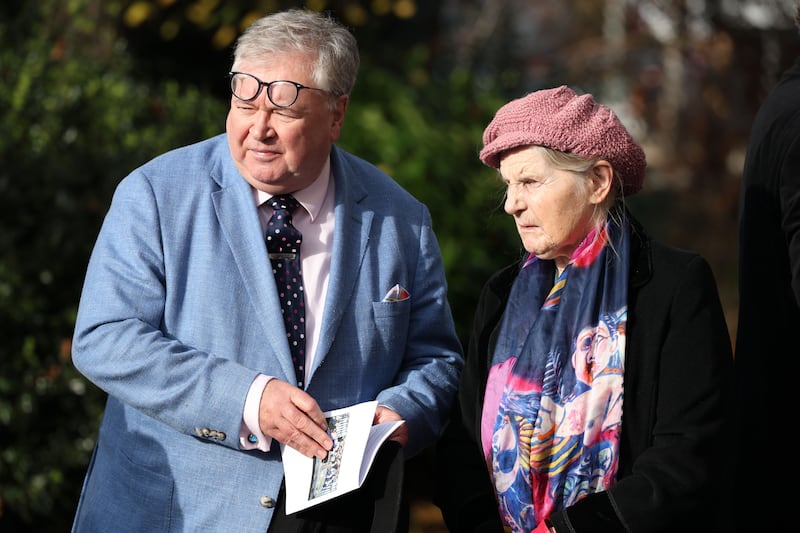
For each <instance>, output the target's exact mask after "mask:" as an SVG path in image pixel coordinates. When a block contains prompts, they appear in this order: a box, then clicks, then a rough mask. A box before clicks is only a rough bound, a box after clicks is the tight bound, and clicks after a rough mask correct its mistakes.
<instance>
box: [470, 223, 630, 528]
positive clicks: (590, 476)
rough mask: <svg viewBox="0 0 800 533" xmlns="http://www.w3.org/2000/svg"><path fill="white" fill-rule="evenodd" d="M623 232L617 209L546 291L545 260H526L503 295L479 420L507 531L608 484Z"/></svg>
mask: <svg viewBox="0 0 800 533" xmlns="http://www.w3.org/2000/svg"><path fill="white" fill-rule="evenodd" d="M614 220H616V222H615V221H614ZM620 220H621V221H622V222H621V223H620ZM629 235H630V226H629V224H628V221H627V219H626V218H625V213H624V211H622V210H621V211H616V212H615V213H614V214H613V215H610V216H609V218H608V219H607V222H606V223H605V225H604V227H603V228H601V229H600V230H599V231H598V230H593V231H592V232H591V233H589V235H587V237H586V238H585V239H584V240H583V242H582V243H581V245H580V246H579V247H578V248H577V249H576V250H575V252H574V254H573V255H572V257H571V258H570V262H569V264H568V266H567V267H566V268H565V269H564V271H563V272H562V273H561V275H560V276H559V277H558V279H557V280H556V281H555V284H554V285H553V278H554V276H555V272H556V271H555V265H554V263H553V261H540V260H538V259H536V258H535V257H534V256H533V255H531V256H530V257H528V258H527V259H526V260H525V263H524V265H523V266H522V269H521V270H520V273H519V275H518V276H517V279H516V280H515V282H514V285H513V287H512V289H511V294H510V296H509V300H508V303H507V305H506V309H505V312H504V315H503V319H502V322H501V324H500V331H499V334H498V341H497V345H496V346H495V351H494V354H493V357H492V365H491V368H490V371H489V378H488V382H487V389H486V396H485V398H484V408H483V414H482V420H481V423H482V427H481V434H482V445H483V450H484V453H485V456H486V461H487V465H488V467H489V470H490V473H491V476H492V479H493V480H494V486H495V490H496V492H497V497H498V500H499V503H500V515H501V516H502V518H503V520H504V522H505V523H506V525H507V526H508V527H509V528H510V530H511V531H515V532H526V533H527V532H530V531H532V530H533V529H534V528H536V526H537V524H539V522H541V521H542V520H544V519H545V518H546V517H548V516H550V514H551V513H553V512H554V511H558V510H560V509H563V508H565V507H568V506H570V505H572V504H574V503H575V502H576V501H578V500H579V499H580V498H582V497H583V496H585V495H586V494H590V493H593V492H600V491H603V490H605V489H607V488H608V487H609V486H611V485H612V484H613V483H614V481H615V479H616V474H617V466H618V462H619V441H620V426H621V422H622V381H623V368H624V359H625V329H626V322H627V301H628V270H629V264H630V260H629V248H630V247H629Z"/></svg>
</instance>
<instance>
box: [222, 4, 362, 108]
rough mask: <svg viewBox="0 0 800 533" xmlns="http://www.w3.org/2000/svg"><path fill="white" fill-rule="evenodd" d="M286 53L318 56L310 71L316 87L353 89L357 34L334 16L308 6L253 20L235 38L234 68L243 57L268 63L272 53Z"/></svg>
mask: <svg viewBox="0 0 800 533" xmlns="http://www.w3.org/2000/svg"><path fill="white" fill-rule="evenodd" d="M285 53H302V54H306V55H309V56H316V62H315V63H314V66H313V67H312V71H311V72H310V73H309V74H310V75H311V78H312V80H313V83H314V85H315V87H319V88H320V89H325V90H327V91H329V92H331V93H332V94H334V95H336V96H341V95H349V94H350V93H351V92H352V90H353V86H354V85H355V83H356V78H357V77H358V68H359V64H360V57H359V52H358V44H357V42H356V38H355V37H354V36H353V34H352V33H351V32H350V30H349V29H347V28H346V27H345V26H343V25H342V24H341V23H339V22H337V21H336V20H334V19H333V18H332V17H331V16H329V15H325V14H322V13H318V12H315V11H310V10H305V9H290V10H287V11H281V12H279V13H274V14H271V15H266V16H264V17H262V18H260V19H258V20H256V21H255V22H253V24H252V25H250V27H248V28H247V30H245V32H244V33H243V34H242V35H240V36H239V39H238V40H237V41H236V45H235V47H234V53H233V67H232V70H238V69H239V65H240V64H241V63H242V62H244V61H254V62H258V63H267V64H268V63H269V60H270V55H272V54H285ZM291 81H295V80H291Z"/></svg>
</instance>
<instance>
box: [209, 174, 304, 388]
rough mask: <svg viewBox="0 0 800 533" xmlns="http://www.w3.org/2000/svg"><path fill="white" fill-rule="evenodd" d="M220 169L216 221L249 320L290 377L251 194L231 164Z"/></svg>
mask: <svg viewBox="0 0 800 533" xmlns="http://www.w3.org/2000/svg"><path fill="white" fill-rule="evenodd" d="M223 166H224V171H223V176H222V177H221V180H220V181H221V185H222V187H221V188H220V190H218V191H215V192H214V193H212V200H213V202H214V208H215V210H216V213H217V219H218V221H219V225H220V227H221V228H222V233H223V234H224V236H225V239H226V240H227V242H228V245H229V246H230V249H231V252H232V253H233V257H234V261H235V263H236V268H237V269H238V271H239V275H240V276H241V277H242V280H243V282H244V286H245V289H246V290H247V293H248V295H249V297H250V300H251V302H252V304H253V308H254V309H255V310H256V313H255V315H256V316H255V317H253V319H254V320H259V321H260V322H261V325H262V326H263V329H264V331H265V333H266V341H267V343H268V344H269V346H270V347H271V349H272V352H274V353H276V354H279V357H277V359H278V362H279V363H280V365H281V368H282V369H283V371H284V372H285V374H286V376H293V375H294V366H293V365H292V357H291V354H290V353H289V347H288V345H287V344H286V334H285V330H284V325H283V320H281V319H280V318H279V317H280V302H279V301H278V294H277V288H276V286H275V279H274V277H273V276H272V267H271V266H270V263H269V259H268V258H267V247H266V243H265V241H264V236H263V235H261V224H260V223H259V220H258V213H257V210H256V205H255V200H254V198H253V193H252V190H251V188H250V185H249V184H248V183H247V182H246V181H245V180H244V178H242V176H241V175H240V174H239V171H238V170H237V169H236V167H235V166H233V164H230V165H223ZM265 310H266V311H265ZM270 310H271V311H270ZM276 313H277V314H276ZM276 317H277V318H276Z"/></svg>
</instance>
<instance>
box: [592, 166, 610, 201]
mask: <svg viewBox="0 0 800 533" xmlns="http://www.w3.org/2000/svg"><path fill="white" fill-rule="evenodd" d="M589 179H590V180H591V181H592V192H591V194H590V196H589V201H590V202H591V203H593V204H602V203H603V202H605V200H606V198H608V195H609V194H612V190H613V188H614V187H613V185H614V167H612V166H611V163H609V162H608V161H606V160H605V159H601V160H600V161H598V162H597V163H595V164H594V166H593V167H592V168H591V170H590V171H589Z"/></svg>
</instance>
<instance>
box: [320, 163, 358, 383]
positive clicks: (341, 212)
mask: <svg viewBox="0 0 800 533" xmlns="http://www.w3.org/2000/svg"><path fill="white" fill-rule="evenodd" d="M331 163H332V164H331V168H332V170H333V179H334V180H336V181H335V186H336V200H335V207H334V216H335V218H336V227H335V229H334V235H333V250H332V252H331V272H330V281H329V282H328V294H327V297H326V298H325V309H324V311H323V314H322V328H321V330H320V335H319V342H318V344H317V352H316V354H315V357H314V365H313V368H312V374H313V370H315V369H316V368H317V367H318V366H319V365H320V363H322V360H323V359H324V358H325V354H327V353H328V351H329V350H330V348H331V344H332V343H333V339H334V338H335V336H336V331H337V330H338V329H339V326H340V325H341V322H342V317H343V316H344V313H345V312H346V311H347V310H348V309H350V300H351V298H352V295H353V293H354V291H355V290H356V281H357V280H358V277H359V271H360V270H361V261H362V260H363V258H364V254H366V251H367V244H368V243H369V232H370V228H371V226H372V218H373V213H372V211H368V210H365V209H364V204H363V200H364V199H365V198H366V197H367V191H366V190H365V189H364V188H363V186H362V185H361V182H360V180H359V178H358V176H354V175H353V169H352V168H350V167H349V165H347V164H346V161H344V160H343V158H342V157H341V156H340V155H339V153H338V152H337V150H336V148H334V150H333V152H332V158H331ZM309 381H310V379H309Z"/></svg>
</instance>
